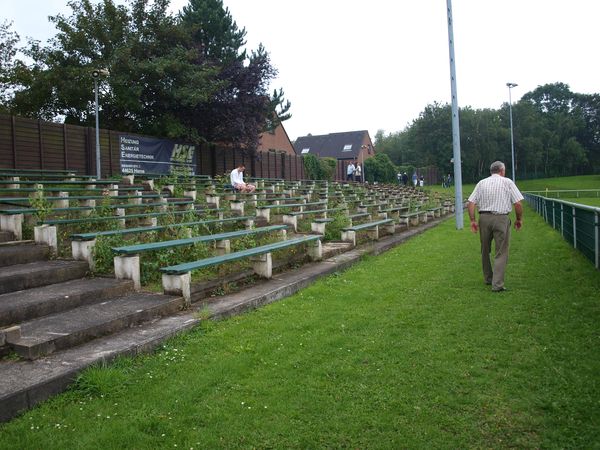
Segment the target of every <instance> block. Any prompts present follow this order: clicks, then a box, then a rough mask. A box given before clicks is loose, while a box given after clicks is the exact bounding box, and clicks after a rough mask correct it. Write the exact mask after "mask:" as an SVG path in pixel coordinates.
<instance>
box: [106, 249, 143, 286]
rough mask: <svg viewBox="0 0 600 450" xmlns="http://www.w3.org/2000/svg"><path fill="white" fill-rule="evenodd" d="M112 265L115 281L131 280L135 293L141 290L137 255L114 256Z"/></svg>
mask: <svg viewBox="0 0 600 450" xmlns="http://www.w3.org/2000/svg"><path fill="white" fill-rule="evenodd" d="M113 263H114V267H115V277H116V278H117V280H133V287H134V289H135V290H136V291H139V290H140V289H141V288H142V284H141V272H140V257H139V255H124V256H115V257H114V259H113Z"/></svg>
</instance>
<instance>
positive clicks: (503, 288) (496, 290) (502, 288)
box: [492, 287, 508, 292]
mask: <svg viewBox="0 0 600 450" xmlns="http://www.w3.org/2000/svg"><path fill="white" fill-rule="evenodd" d="M505 291H508V289H506V288H505V287H501V288H500V289H492V292H505Z"/></svg>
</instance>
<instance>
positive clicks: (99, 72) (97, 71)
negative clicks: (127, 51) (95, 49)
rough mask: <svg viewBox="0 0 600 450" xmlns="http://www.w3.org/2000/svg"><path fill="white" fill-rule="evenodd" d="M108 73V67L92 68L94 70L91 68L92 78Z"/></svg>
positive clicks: (107, 74) (105, 75)
mask: <svg viewBox="0 0 600 450" xmlns="http://www.w3.org/2000/svg"><path fill="white" fill-rule="evenodd" d="M109 75H110V72H109V71H108V69H94V70H92V78H94V79H96V78H99V77H100V76H104V77H107V76H109Z"/></svg>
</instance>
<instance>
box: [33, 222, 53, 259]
mask: <svg viewBox="0 0 600 450" xmlns="http://www.w3.org/2000/svg"><path fill="white" fill-rule="evenodd" d="M33 236H34V240H35V243H36V244H46V245H47V246H48V247H50V249H51V250H52V253H54V254H56V253H57V252H58V240H57V235H56V227H55V226H50V225H38V226H36V227H34V228H33Z"/></svg>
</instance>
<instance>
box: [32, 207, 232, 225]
mask: <svg viewBox="0 0 600 450" xmlns="http://www.w3.org/2000/svg"><path fill="white" fill-rule="evenodd" d="M222 211H224V209H223V208H218V209H210V208H208V209H188V210H185V211H168V212H152V213H142V214H126V215H124V216H109V217H85V218H82V219H49V220H44V221H43V222H41V224H43V225H69V224H78V223H89V222H105V221H112V220H129V219H144V218H148V217H161V216H168V215H180V214H188V213H193V214H198V215H202V214H204V213H207V212H222Z"/></svg>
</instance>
